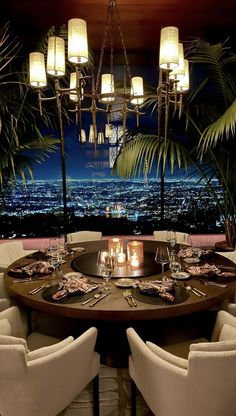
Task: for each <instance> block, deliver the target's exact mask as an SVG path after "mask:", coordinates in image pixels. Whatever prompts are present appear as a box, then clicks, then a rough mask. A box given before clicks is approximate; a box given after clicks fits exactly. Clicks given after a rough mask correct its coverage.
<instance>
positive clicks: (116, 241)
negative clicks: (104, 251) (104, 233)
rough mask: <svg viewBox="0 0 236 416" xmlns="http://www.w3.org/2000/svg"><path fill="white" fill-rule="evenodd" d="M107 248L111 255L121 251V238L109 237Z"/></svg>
mask: <svg viewBox="0 0 236 416" xmlns="http://www.w3.org/2000/svg"><path fill="white" fill-rule="evenodd" d="M108 250H109V253H110V254H111V255H115V256H116V255H117V254H118V253H123V240H121V238H110V239H109V240H108Z"/></svg>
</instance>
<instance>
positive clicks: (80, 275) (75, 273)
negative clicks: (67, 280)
mask: <svg viewBox="0 0 236 416" xmlns="http://www.w3.org/2000/svg"><path fill="white" fill-rule="evenodd" d="M63 277H74V278H75V279H81V277H83V275H82V273H79V272H70V273H65V274H64V275H63Z"/></svg>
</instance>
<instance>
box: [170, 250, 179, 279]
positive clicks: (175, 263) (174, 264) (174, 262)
mask: <svg viewBox="0 0 236 416" xmlns="http://www.w3.org/2000/svg"><path fill="white" fill-rule="evenodd" d="M170 270H171V272H172V273H173V275H174V274H176V273H178V272H180V270H181V262H180V258H179V256H178V255H177V254H175V253H172V254H171V256H170Z"/></svg>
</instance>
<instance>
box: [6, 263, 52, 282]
mask: <svg viewBox="0 0 236 416" xmlns="http://www.w3.org/2000/svg"><path fill="white" fill-rule="evenodd" d="M53 270H54V268H53V267H52V266H51V265H50V263H48V262H47V261H34V262H33V263H29V264H26V265H24V266H20V267H15V268H12V269H10V270H9V271H8V274H9V276H13V277H17V278H25V277H35V276H41V275H44V274H45V275H47V274H51V273H53Z"/></svg>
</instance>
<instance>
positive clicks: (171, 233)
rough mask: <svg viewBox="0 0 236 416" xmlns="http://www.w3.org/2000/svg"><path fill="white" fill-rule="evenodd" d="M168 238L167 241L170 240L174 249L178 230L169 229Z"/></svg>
mask: <svg viewBox="0 0 236 416" xmlns="http://www.w3.org/2000/svg"><path fill="white" fill-rule="evenodd" d="M166 239H167V241H169V243H170V246H171V247H172V249H173V248H174V246H175V244H176V232H175V231H174V230H169V231H167V238H166Z"/></svg>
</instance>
